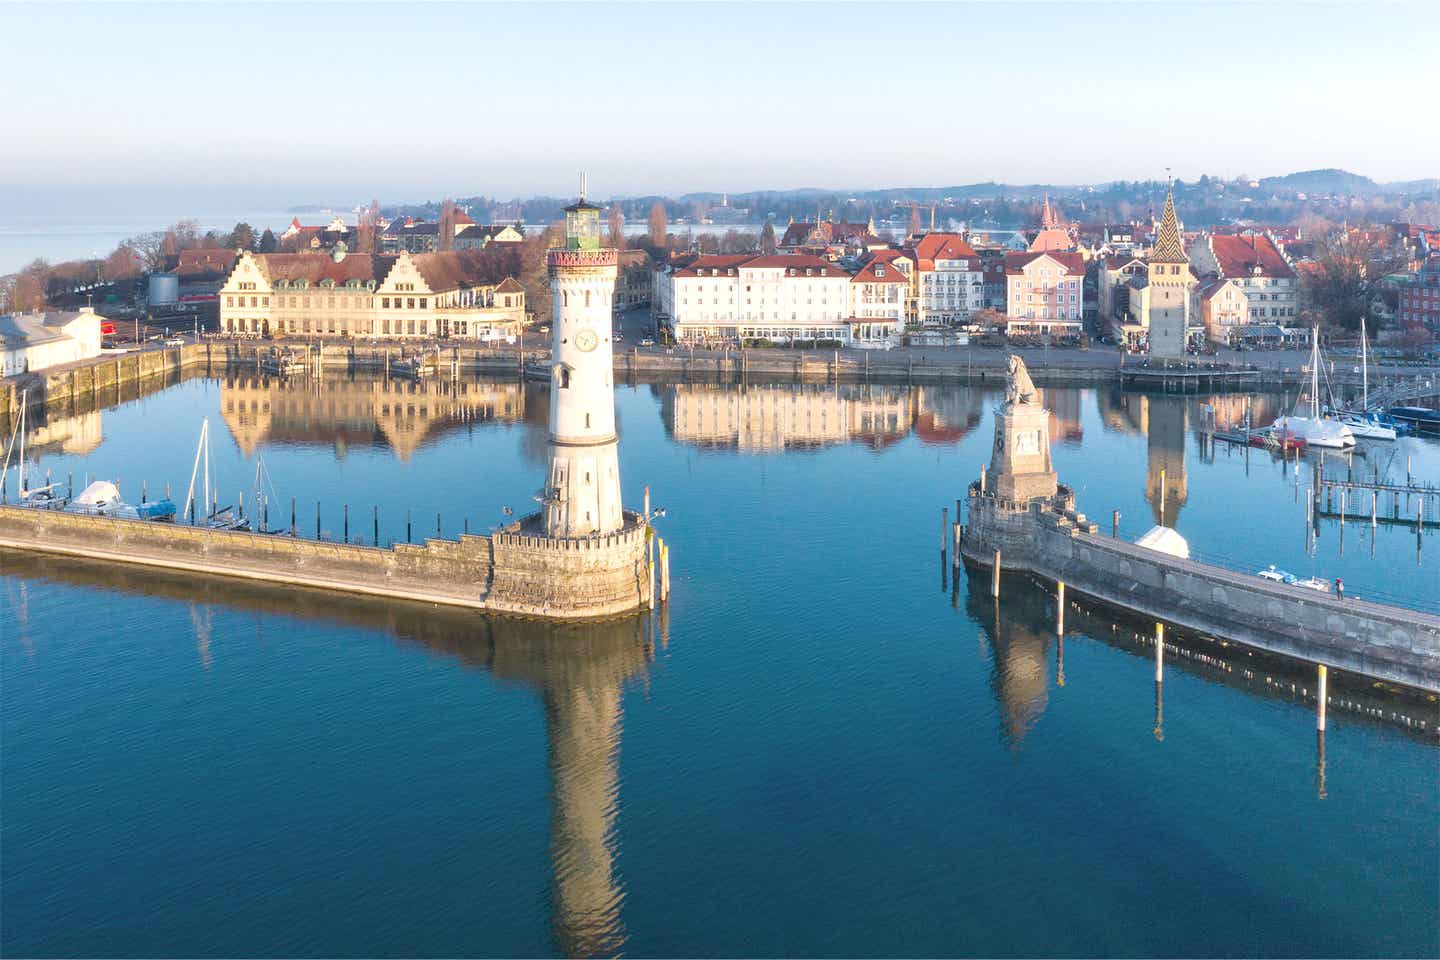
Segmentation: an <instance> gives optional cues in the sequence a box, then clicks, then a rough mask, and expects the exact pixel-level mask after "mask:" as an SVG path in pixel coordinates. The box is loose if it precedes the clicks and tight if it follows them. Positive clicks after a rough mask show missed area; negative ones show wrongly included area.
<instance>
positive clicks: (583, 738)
mask: <svg viewBox="0 0 1440 960" xmlns="http://www.w3.org/2000/svg"><path fill="white" fill-rule="evenodd" d="M0 576H12V577H20V578H35V577H39V578H43V579H46V580H52V581H57V582H61V583H66V584H72V585H77V586H85V587H91V588H100V589H104V590H113V591H117V592H124V593H134V594H143V595H146V596H155V597H161V598H165V599H170V600H176V601H180V602H183V603H185V604H186V605H187V608H188V611H189V614H190V617H191V621H192V624H193V626H194V629H195V635H196V643H197V649H198V651H199V654H200V657H201V662H202V665H203V666H204V667H205V668H208V667H209V666H210V664H211V662H212V660H213V658H214V657H215V656H216V655H217V654H216V651H215V650H214V649H213V647H212V643H211V638H212V633H213V630H214V625H213V622H212V618H211V609H210V605H212V604H224V605H225V606H228V607H233V608H237V609H241V610H247V611H252V612H255V613H261V614H269V615H276V616H284V617H292V616H295V615H296V614H297V612H302V613H303V615H304V616H306V617H307V618H314V619H321V620H328V621H332V622H334V623H337V624H342V625H346V626H355V627H359V628H362V629H366V630H376V631H380V632H383V633H387V634H389V635H391V636H393V637H395V638H396V639H398V640H400V641H402V642H405V643H414V644H419V645H421V646H423V647H424V648H425V649H427V650H430V651H433V652H435V653H439V654H442V655H444V656H447V657H451V658H453V659H454V660H456V661H457V662H459V663H461V664H462V665H464V666H465V667H468V668H472V669H477V670H483V671H486V672H488V673H489V674H491V675H492V676H494V677H495V678H497V679H498V680H500V681H503V682H506V683H514V684H519V685H521V686H523V687H526V688H528V689H530V690H533V691H535V693H536V694H537V695H538V696H539V697H540V700H541V702H542V703H543V704H544V708H545V723H546V737H547V740H548V744H549V768H550V804H551V833H550V856H551V862H552V875H551V894H552V915H551V916H552V933H553V936H554V939H555V948H556V951H557V952H558V953H562V954H564V955H566V956H576V957H579V956H615V955H618V954H619V953H620V952H621V950H622V949H623V947H624V944H625V929H624V925H623V921H622V916H621V908H622V907H623V905H624V900H625V890H624V885H623V884H622V882H621V880H620V878H619V877H618V876H617V875H616V872H615V859H616V856H617V852H618V848H619V834H618V830H617V824H616V818H617V813H618V801H619V793H620V783H619V768H618V761H619V751H620V737H621V729H622V707H621V699H622V696H623V693H624V689H625V686H626V685H627V684H629V683H631V682H634V681H637V680H639V679H641V678H643V677H644V675H645V674H646V672H647V670H648V668H649V664H650V662H651V660H652V659H653V644H652V642H651V639H650V635H649V630H650V626H649V621H648V619H646V618H643V617H635V618H630V619H618V620H608V621H600V622H596V623H590V624H584V625H575V624H570V625H567V624H557V623H547V622H543V621H538V620H522V619H512V618H504V617H484V616H476V615H475V614H474V613H470V612H463V611H452V610H448V609H446V608H437V607H434V606H429V605H420V604H406V603H399V602H387V601H383V600H379V599H374V598H367V597H361V596H342V595H338V594H330V593H324V592H320V591H309V590H305V591H297V590H294V589H287V588H280V587H274V586H267V585H264V584H250V583H244V582H240V581H229V580H222V579H218V578H209V577H192V576H186V575H179V574H171V573H168V572H165V571H159V570H155V571H147V572H146V575H145V576H144V577H134V576H130V575H127V571H126V570H125V568H123V567H116V566H109V565H106V564H102V563H96V562H93V561H86V560H69V559H67V560H59V559H56V558H52V557H46V556H37V555H34V554H21V553H11V552H8V551H3V550H0ZM19 582H20V584H21V586H22V588H23V585H24V583H25V580H23V579H22V580H20V581H19Z"/></svg>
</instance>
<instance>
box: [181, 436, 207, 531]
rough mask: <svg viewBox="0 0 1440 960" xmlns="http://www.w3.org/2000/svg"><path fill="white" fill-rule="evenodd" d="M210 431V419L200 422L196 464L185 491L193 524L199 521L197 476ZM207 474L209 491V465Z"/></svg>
mask: <svg viewBox="0 0 1440 960" xmlns="http://www.w3.org/2000/svg"><path fill="white" fill-rule="evenodd" d="M209 430H210V418H209V417H206V418H205V419H204V420H202V421H201V422H200V442H199V443H197V444H196V445H195V464H194V466H192V467H191V468H190V489H189V490H187V491H185V506H186V507H187V508H188V509H189V510H190V522H191V523H194V522H195V520H196V519H197V516H196V513H195V475H196V474H197V473H199V472H200V452H201V451H202V450H204V449H205V435H206V434H207V433H208V432H209ZM205 473H206V476H207V480H206V483H205V486H206V489H209V486H210V483H209V480H208V476H209V473H210V468H209V466H208V465H207V466H206V468H205Z"/></svg>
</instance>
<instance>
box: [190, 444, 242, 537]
mask: <svg viewBox="0 0 1440 960" xmlns="http://www.w3.org/2000/svg"><path fill="white" fill-rule="evenodd" d="M202 463H203V464H204V465H205V474H204V483H205V486H204V489H203V494H204V497H205V499H204V501H203V502H201V503H199V504H197V503H196V502H195V493H196V491H195V479H196V477H197V475H199V473H200V465H201V464H202ZM202 511H203V512H204V514H205V515H204V517H201V516H200V513H201V512H202ZM185 517H188V518H189V521H190V524H191V526H201V527H211V528H213V529H216V530H249V529H250V521H249V520H248V519H246V518H245V517H242V516H240V515H239V514H238V513H237V512H236V511H235V508H234V507H231V506H224V507H222V506H220V505H219V504H218V503H217V502H216V500H215V495H214V493H213V492H212V491H211V489H210V419H209V418H208V417H206V418H205V419H204V420H202V421H201V422H200V442H199V443H198V444H196V446H195V465H194V466H192V467H191V468H190V489H189V490H187V491H186V492H185ZM182 519H184V518H182Z"/></svg>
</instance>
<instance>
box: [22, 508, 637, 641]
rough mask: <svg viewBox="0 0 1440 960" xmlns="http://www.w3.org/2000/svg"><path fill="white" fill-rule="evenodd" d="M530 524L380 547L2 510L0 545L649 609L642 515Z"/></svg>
mask: <svg viewBox="0 0 1440 960" xmlns="http://www.w3.org/2000/svg"><path fill="white" fill-rule="evenodd" d="M529 519H531V520H533V519H534V518H529ZM525 523H526V521H522V522H520V523H517V524H512V525H511V527H510V528H507V531H505V532H501V533H496V534H494V535H493V536H474V535H469V534H467V535H464V536H461V537H460V538H459V539H458V540H448V539H436V540H426V541H425V543H424V544H396V545H394V546H393V547H390V548H382V547H366V546H359V545H355V544H340V543H333V542H327V541H317V540H302V539H298V538H295V537H289V536H276V535H267V534H256V533H242V532H236V531H228V530H214V529H209V528H206V527H192V526H187V525H184V524H170V523H156V522H149V521H140V520H118V519H113V518H110V517H94V516H82V515H76V514H69V513H64V512H62V511H54V510H37V509H30V508H24V507H13V506H0V547H8V548H11V549H16V550H26V551H39V552H42V553H49V554H57V555H61V556H73V557H85V558H89V559H94V560H102V561H109V562H114V563H124V564H132V565H136V566H141V567H155V568H163V569H168V570H172V571H185V572H190V573H197V574H209V575H215V576H223V577H232V578H238V579H244V580H254V581H264V582H269V583H274V584H282V585H289V586H297V587H312V588H318V589H324V590H332V591H340V592H345V593H354V594H367V595H371V596H380V597H393V598H399V599H405V600H415V601H421V602H428V603H436V604H443V605H446V606H452V607H465V608H470V609H474V610H485V611H495V612H502V613H513V614H523V615H527V616H539V617H546V618H554V619H583V618H592V617H607V616H615V615H619V614H624V613H628V612H630V611H633V610H635V609H637V608H644V607H648V606H650V598H651V584H652V576H651V572H650V570H649V567H648V565H647V557H646V550H647V545H648V544H647V538H648V533H649V527H648V526H647V525H646V524H645V523H644V522H643V520H642V519H641V518H640V517H639V516H638V515H636V514H633V513H632V514H627V515H626V525H625V527H624V528H623V529H621V530H620V531H618V532H616V533H613V534H610V535H607V536H604V537H593V538H567V539H557V538H547V537H539V536H530V535H527V534H526V533H525V532H524V531H525V529H526V527H525Z"/></svg>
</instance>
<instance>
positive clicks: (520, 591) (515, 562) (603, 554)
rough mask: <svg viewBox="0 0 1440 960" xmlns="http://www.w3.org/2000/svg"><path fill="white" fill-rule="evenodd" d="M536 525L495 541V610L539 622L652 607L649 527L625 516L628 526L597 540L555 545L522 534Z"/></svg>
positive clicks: (531, 522)
mask: <svg viewBox="0 0 1440 960" xmlns="http://www.w3.org/2000/svg"><path fill="white" fill-rule="evenodd" d="M537 522H538V515H537V517H532V518H527V520H526V521H522V522H521V523H519V524H516V525H515V528H518V529H514V530H512V532H501V533H496V534H495V535H494V536H493V537H492V538H491V540H492V543H493V545H494V551H495V573H494V577H493V579H492V581H491V584H490V597H489V606H490V608H491V609H492V610H498V611H503V612H506V613H519V614H525V615H529V616H541V617H597V616H613V615H616V614H621V613H626V612H628V611H631V610H635V609H637V608H639V607H648V606H649V605H650V579H651V578H650V574H649V570H648V567H647V566H646V547H647V536H648V534H649V529H650V528H649V527H648V526H646V525H645V524H644V523H643V522H641V518H640V517H639V515H637V514H634V513H631V512H629V511H626V513H625V526H624V527H623V528H622V529H621V530H619V531H618V532H616V533H611V534H606V535H603V536H597V537H577V538H567V539H556V538H549V537H543V536H538V535H535V534H531V533H525V532H523V531H524V530H526V529H527V528H530V527H533V526H535V525H536V524H537Z"/></svg>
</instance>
